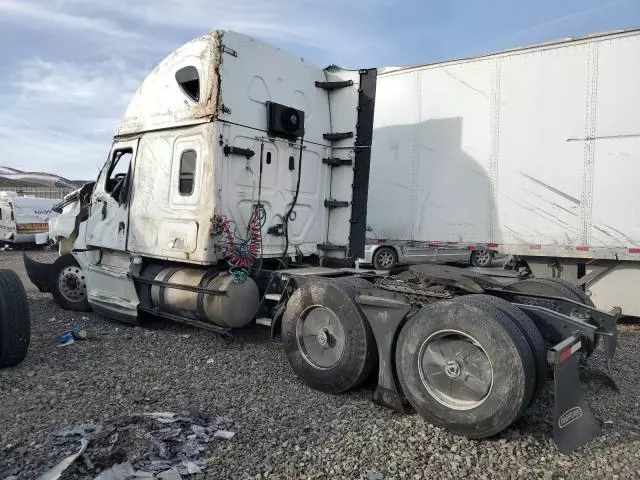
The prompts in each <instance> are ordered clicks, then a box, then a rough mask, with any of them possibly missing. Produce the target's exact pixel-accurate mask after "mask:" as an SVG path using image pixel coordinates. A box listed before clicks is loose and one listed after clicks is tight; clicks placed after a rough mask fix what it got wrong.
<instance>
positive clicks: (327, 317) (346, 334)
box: [281, 281, 377, 393]
mask: <svg viewBox="0 0 640 480" xmlns="http://www.w3.org/2000/svg"><path fill="white" fill-rule="evenodd" d="M353 297H354V289H353V287H350V286H348V285H345V284H333V285H332V284H329V282H326V281H313V282H309V283H306V284H305V285H303V286H302V287H301V288H299V289H298V290H296V291H295V292H294V293H293V295H292V296H291V298H290V299H289V302H288V303H287V309H286V311H285V312H284V315H283V318H282V331H281V334H282V340H283V344H284V349H285V352H286V354H287V358H288V359H289V363H290V364H291V366H292V367H293V370H294V371H295V372H296V374H297V375H298V376H299V377H300V378H301V379H302V380H303V381H304V382H305V383H306V384H307V385H309V386H310V387H311V388H313V389H315V390H320V391H322V392H327V393H340V392H345V391H347V390H350V389H353V388H355V387H357V386H358V385H360V384H361V383H362V382H363V381H364V380H366V379H367V377H368V376H369V375H370V373H371V372H372V370H373V368H374V367H375V365H376V364H377V350H376V345H375V340H374V338H373V332H372V331H371V327H370V326H369V324H368V322H367V320H366V319H365V317H364V314H363V313H362V311H361V310H360V308H359V307H358V306H357V304H356V303H355V302H354V300H353ZM318 352H321V353H322V354H321V355H320V354H319V353H318Z"/></svg>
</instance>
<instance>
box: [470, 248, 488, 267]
mask: <svg viewBox="0 0 640 480" xmlns="http://www.w3.org/2000/svg"><path fill="white" fill-rule="evenodd" d="M474 254H475V256H476V262H477V263H478V264H479V265H487V264H488V263H489V262H490V261H491V252H490V251H489V250H476V251H475V252H474Z"/></svg>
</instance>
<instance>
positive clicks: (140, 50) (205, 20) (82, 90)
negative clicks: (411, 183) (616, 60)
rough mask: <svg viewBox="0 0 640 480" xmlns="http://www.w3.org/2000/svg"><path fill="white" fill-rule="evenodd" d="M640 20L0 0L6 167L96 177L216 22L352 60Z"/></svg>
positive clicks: (554, 5) (612, 12)
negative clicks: (139, 93) (160, 77)
mask: <svg viewBox="0 0 640 480" xmlns="http://www.w3.org/2000/svg"><path fill="white" fill-rule="evenodd" d="M633 27H640V0H440V1H432V0H406V1H399V0H396V1H392V0H350V1H349V0H342V1H341V0H323V1H320V0H316V1H311V0H269V1H258V0H230V1H228V2H222V1H220V0H0V105H1V106H0V165H4V166H9V167H13V168H18V169H24V170H39V171H50V172H54V173H58V174H61V175H63V176H66V177H69V178H73V179H92V178H94V177H95V175H96V173H97V171H98V168H99V166H100V165H101V164H102V163H103V161H104V159H105V158H106V155H107V152H108V149H109V145H110V142H111V139H110V137H111V136H112V134H113V131H114V130H115V127H116V125H117V123H118V121H119V119H120V117H121V115H122V114H123V112H124V109H125V107H126V105H127V103H128V100H129V98H130V96H131V95H132V94H133V92H134V91H135V89H136V88H137V86H138V84H139V83H140V82H141V81H142V79H144V77H145V75H146V74H147V73H148V72H149V71H150V70H151V69H152V68H153V67H154V66H155V65H156V64H157V63H158V62H159V61H160V60H161V59H162V58H164V57H165V56H166V55H167V54H168V53H169V52H171V51H172V50H173V49H175V48H176V47H177V46H179V45H181V44H183V43H184V42H186V41H188V40H190V39H192V38H194V37H197V36H199V35H200V34H202V33H204V32H207V31H209V30H213V29H215V28H223V29H231V30H237V31H240V32H243V33H247V34H250V35H253V36H255V37H258V38H260V39H262V40H265V41H268V42H270V43H274V44H276V45H278V46H280V47H282V48H284V49H286V50H289V51H292V52H294V53H296V54H299V55H301V56H303V57H305V58H306V59H308V60H311V61H313V62H314V63H316V64H318V65H319V66H325V65H327V64H329V63H334V64H337V65H341V66H345V67H368V66H398V65H406V64H417V63H429V62H434V61H439V60H444V59H451V58H455V57H462V56H473V55H478V54H482V53H488V52H492V51H496V50H502V49H506V48H512V47H517V46H523V45H529V44H534V43H540V42H544V41H548V40H554V39H558V38H564V37H570V36H578V35H583V34H587V33H592V32H600V31H609V30H616V29H622V28H633Z"/></svg>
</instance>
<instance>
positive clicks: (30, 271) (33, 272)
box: [22, 253, 53, 293]
mask: <svg viewBox="0 0 640 480" xmlns="http://www.w3.org/2000/svg"><path fill="white" fill-rule="evenodd" d="M22 260H23V262H24V269H25V270H26V272H27V276H28V277H29V280H31V283H33V284H34V285H35V286H36V287H38V290H40V291H41V292H43V293H46V292H50V291H51V288H50V287H49V282H50V281H51V267H52V266H53V264H52V263H43V262H38V261H36V260H34V259H32V258H29V257H28V256H27V254H26V253H23V254H22Z"/></svg>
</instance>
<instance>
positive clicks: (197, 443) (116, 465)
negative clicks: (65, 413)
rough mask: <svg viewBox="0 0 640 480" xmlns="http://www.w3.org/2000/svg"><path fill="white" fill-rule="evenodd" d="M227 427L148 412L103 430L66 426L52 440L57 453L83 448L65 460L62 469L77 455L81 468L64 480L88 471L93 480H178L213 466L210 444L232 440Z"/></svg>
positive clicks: (185, 416) (223, 420)
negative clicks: (78, 444)
mask: <svg viewBox="0 0 640 480" xmlns="http://www.w3.org/2000/svg"><path fill="white" fill-rule="evenodd" d="M232 425H233V422H232V421H231V420H230V419H228V418H225V417H216V418H215V420H214V421H212V422H210V421H208V420H206V419H204V418H201V417H199V416H194V415H190V414H187V413H174V412H151V413H143V414H140V415H131V416H126V417H120V418H116V419H112V420H110V421H108V422H105V424H103V425H99V424H92V423H86V424H81V425H75V426H68V427H64V428H60V429H58V430H56V431H55V432H54V433H53V435H52V436H53V437H54V438H55V439H56V440H55V442H57V443H56V444H57V445H58V448H61V449H62V448H65V447H67V445H68V444H69V443H70V442H77V441H78V439H80V441H81V442H83V449H82V451H81V452H79V453H78V454H76V455H75V456H72V457H73V460H71V458H72V457H68V458H67V459H65V462H67V463H66V464H65V466H64V469H66V468H68V467H69V466H70V465H71V464H72V463H73V461H75V459H76V458H78V457H79V456H81V455H82V460H83V462H84V465H82V462H78V463H79V464H80V465H79V466H78V467H77V468H76V470H77V471H76V470H72V469H69V472H68V475H67V474H65V476H68V477H69V478H76V476H74V475H80V473H81V471H88V472H89V474H90V478H94V480H127V479H133V478H141V479H165V480H180V479H181V478H182V476H188V475H196V474H204V473H205V472H206V470H207V468H208V467H209V466H210V465H211V464H212V463H213V460H212V456H213V453H214V450H215V448H216V446H215V445H216V442H215V441H214V439H224V440H229V439H231V438H233V436H234V435H235V432H232V431H229V430H227V428H228V427H230V426H232ZM56 468H58V467H56ZM79 469H82V470H79ZM60 471H62V470H60ZM91 472H94V473H93V475H91ZM57 478H58V477H55V476H54V477H43V478H42V480H55V479H57ZM82 478H85V474H83V475H82Z"/></svg>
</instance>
